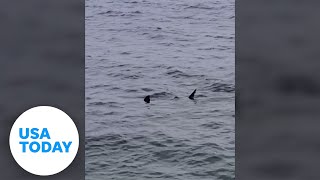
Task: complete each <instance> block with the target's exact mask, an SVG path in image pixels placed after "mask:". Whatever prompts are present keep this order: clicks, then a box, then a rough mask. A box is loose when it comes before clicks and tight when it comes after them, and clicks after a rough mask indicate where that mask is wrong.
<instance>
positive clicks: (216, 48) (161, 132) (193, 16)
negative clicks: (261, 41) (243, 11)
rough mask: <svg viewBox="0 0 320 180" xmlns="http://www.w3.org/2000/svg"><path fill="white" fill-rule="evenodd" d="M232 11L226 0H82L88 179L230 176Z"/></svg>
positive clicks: (203, 179)
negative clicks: (84, 42) (147, 96)
mask: <svg viewBox="0 0 320 180" xmlns="http://www.w3.org/2000/svg"><path fill="white" fill-rule="evenodd" d="M234 21H235V18H234V1H231V0H220V1H219V0H210V1H209V0H204V1H198V0H177V1H169V0H162V1H152V0H137V1H134V0H114V1H112V0H87V1H86V72H85V73H86V179H116V180H144V179H157V180H159V179H166V180H167V179H168V180H169V179H170V180H174V179H181V180H212V179H234V176H235V173H234V168H235V167H234V166H235V160H234V158H235V152H234V146H235V145H234V144H235V137H234V129H235V127H234V125H235V122H234V114H235V107H234V101H235V98H234V97H235V93H234V91H235V83H234V78H235V73H234V66H235V63H234V59H235V57H234V54H235V52H234V44H235V39H234V36H235V32H234V29H235V27H234V26H235V25H234ZM194 89H197V93H196V96H195V101H192V100H189V99H188V96H189V95H190V93H192V91H193V90H194ZM146 95H151V103H150V104H145V102H144V101H143V98H144V97H145V96H146Z"/></svg>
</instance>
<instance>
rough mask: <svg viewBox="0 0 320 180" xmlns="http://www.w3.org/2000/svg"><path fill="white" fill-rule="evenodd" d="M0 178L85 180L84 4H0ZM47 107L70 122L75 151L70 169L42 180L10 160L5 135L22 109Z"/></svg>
mask: <svg viewBox="0 0 320 180" xmlns="http://www.w3.org/2000/svg"><path fill="white" fill-rule="evenodd" d="M0 21H1V28H0V82H1V85H0V92H1V93H0V143H1V146H0V154H1V157H0V170H1V179H12V180H15V179H17V180H18V179H40V178H41V179H84V172H85V167H84V166H85V163H84V159H85V158H84V154H85V153H84V125H85V122H84V120H85V117H84V98H85V93H84V92H85V91H84V65H85V61H84V0H68V1H55V0H45V1H39V0H38V1H36V0H31V1H1V2H0ZM39 105H48V106H53V107H56V108H59V109H61V110H63V111H64V112H66V113H67V114H68V115H69V116H70V117H71V118H72V119H73V121H74V122H75V124H76V126H77V128H78V132H79V136H80V144H79V151H78V154H77V156H76V158H75V159H74V161H73V162H72V163H71V165H70V166H69V167H68V168H67V169H65V170H63V171H62V172H60V173H58V174H56V175H53V176H47V177H41V176H35V175H32V174H30V173H28V172H27V171H25V170H23V169H22V168H21V167H20V166H19V165H18V164H17V163H16V162H15V160H14V159H13V157H12V155H11V153H10V148H9V143H8V142H9V133H10V129H11V127H12V125H13V123H14V121H15V120H16V118H17V117H18V116H19V115H20V114H21V113H23V112H24V111H26V110H27V109H29V108H31V107H35V106H39Z"/></svg>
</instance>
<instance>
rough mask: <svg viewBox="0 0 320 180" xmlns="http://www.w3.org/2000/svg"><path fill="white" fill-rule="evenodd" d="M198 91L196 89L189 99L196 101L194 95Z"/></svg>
mask: <svg viewBox="0 0 320 180" xmlns="http://www.w3.org/2000/svg"><path fill="white" fill-rule="evenodd" d="M196 91H197V89H195V90H194V91H193V92H192V94H191V95H190V96H189V99H192V100H193V99H194V94H196Z"/></svg>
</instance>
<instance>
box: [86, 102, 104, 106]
mask: <svg viewBox="0 0 320 180" xmlns="http://www.w3.org/2000/svg"><path fill="white" fill-rule="evenodd" d="M106 104H107V103H104V102H92V103H89V106H102V105H106Z"/></svg>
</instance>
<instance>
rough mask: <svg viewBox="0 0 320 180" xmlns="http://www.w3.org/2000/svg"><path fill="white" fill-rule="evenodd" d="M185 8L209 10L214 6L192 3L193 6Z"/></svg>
mask: <svg viewBox="0 0 320 180" xmlns="http://www.w3.org/2000/svg"><path fill="white" fill-rule="evenodd" d="M185 9H204V10H211V9H214V7H210V6H207V5H203V4H197V5H193V6H188V7H186V8H185Z"/></svg>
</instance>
